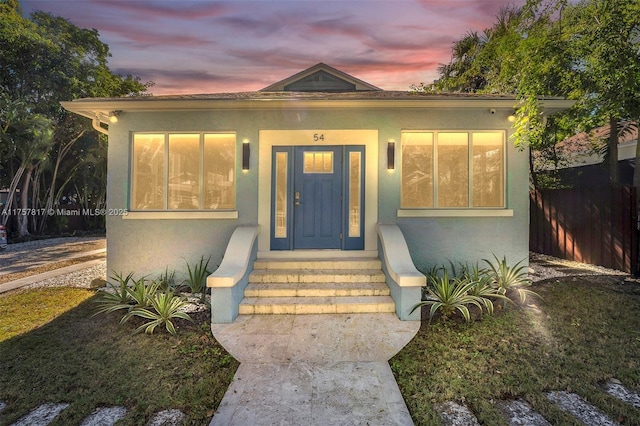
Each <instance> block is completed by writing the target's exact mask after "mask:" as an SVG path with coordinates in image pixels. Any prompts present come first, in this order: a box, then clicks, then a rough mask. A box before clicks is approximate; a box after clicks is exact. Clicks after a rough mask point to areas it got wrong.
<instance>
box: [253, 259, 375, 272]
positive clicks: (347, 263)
mask: <svg viewBox="0 0 640 426" xmlns="http://www.w3.org/2000/svg"><path fill="white" fill-rule="evenodd" d="M253 268H254V269H264V270H281V269H289V270H334V269H338V270H354V269H355V270H363V269H364V270H366V269H378V270H379V269H381V268H382V264H381V262H380V259H378V258H353V259H322V260H309V259H286V260H285V259H258V260H256V261H255V262H254V264H253Z"/></svg>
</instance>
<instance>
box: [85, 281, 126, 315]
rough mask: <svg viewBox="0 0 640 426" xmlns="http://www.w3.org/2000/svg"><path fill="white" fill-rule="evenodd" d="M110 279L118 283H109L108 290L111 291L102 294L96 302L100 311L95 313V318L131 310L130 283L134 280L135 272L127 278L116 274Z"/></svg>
mask: <svg viewBox="0 0 640 426" xmlns="http://www.w3.org/2000/svg"><path fill="white" fill-rule="evenodd" d="M109 279H111V280H114V281H117V285H116V284H113V283H111V282H107V288H109V289H111V290H110V291H108V290H107V291H102V292H101V295H100V297H99V298H98V300H97V301H96V304H97V305H98V309H97V310H96V312H95V313H94V316H95V315H98V314H102V313H108V312H115V311H117V310H120V309H130V308H131V306H132V302H131V295H130V293H129V282H130V281H131V280H132V279H133V272H131V273H130V274H129V275H127V276H126V277H123V276H122V274H118V273H116V272H114V274H113V275H112V276H111V277H109Z"/></svg>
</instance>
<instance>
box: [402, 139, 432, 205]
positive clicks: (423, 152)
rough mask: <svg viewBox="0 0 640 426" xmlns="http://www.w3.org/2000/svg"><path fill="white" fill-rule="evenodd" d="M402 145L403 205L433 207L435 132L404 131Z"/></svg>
mask: <svg viewBox="0 0 640 426" xmlns="http://www.w3.org/2000/svg"><path fill="white" fill-rule="evenodd" d="M401 145H402V197H401V198H402V201H401V206H402V207H404V208H416V207H422V208H425V207H433V133H403V134H402V141H401Z"/></svg>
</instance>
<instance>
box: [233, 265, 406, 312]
mask: <svg viewBox="0 0 640 426" xmlns="http://www.w3.org/2000/svg"><path fill="white" fill-rule="evenodd" d="M390 294H391V293H390V291H389V287H388V286H387V284H386V283H385V276H384V273H383V272H382V266H381V263H380V259H339V260H315V261H309V260H281V259H278V260H268V259H260V260H258V261H256V262H255V264H254V270H253V272H252V273H251V274H250V275H249V285H248V286H247V288H246V289H245V292H244V296H245V297H244V299H243V300H242V302H241V303H240V310H239V313H240V314H242V315H252V314H353V313H378V312H395V304H394V301H393V299H392V298H391V296H390Z"/></svg>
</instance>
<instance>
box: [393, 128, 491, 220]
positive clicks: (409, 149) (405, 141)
mask: <svg viewBox="0 0 640 426" xmlns="http://www.w3.org/2000/svg"><path fill="white" fill-rule="evenodd" d="M401 207H402V208H469V207H504V132H499V131H493V132H491V131H486V132H480V131H478V132H473V131H472V132H459V131H458V132H403V133H402V197H401Z"/></svg>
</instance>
